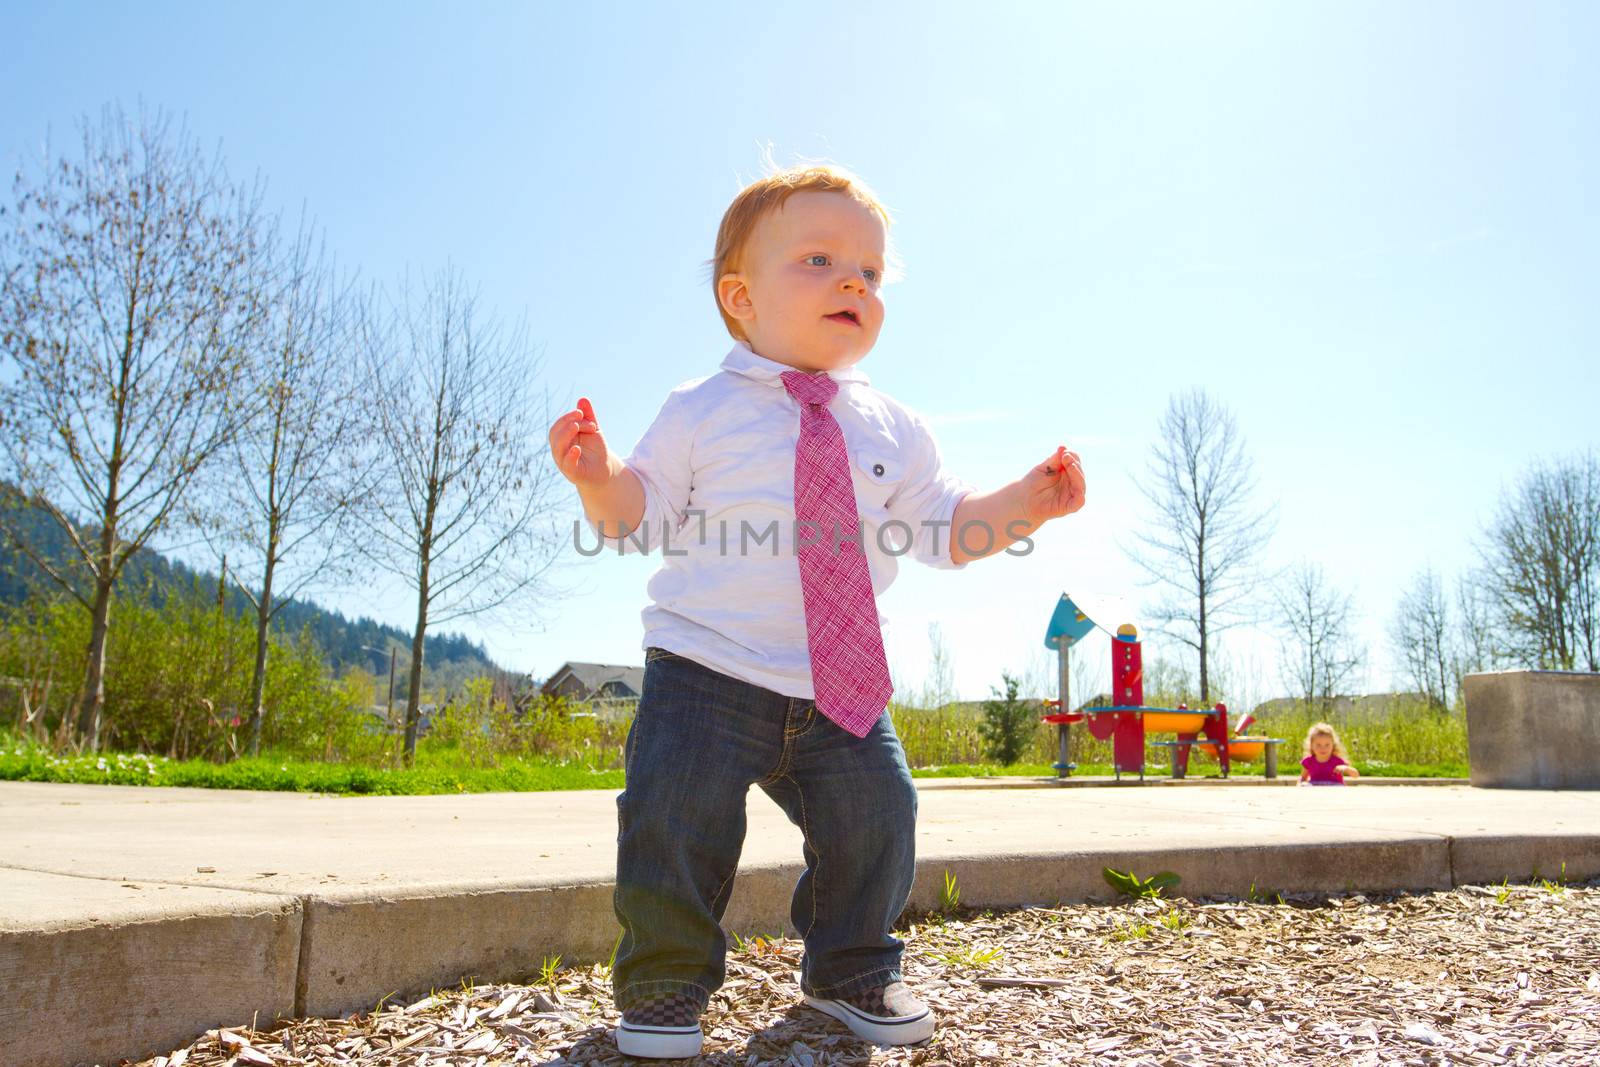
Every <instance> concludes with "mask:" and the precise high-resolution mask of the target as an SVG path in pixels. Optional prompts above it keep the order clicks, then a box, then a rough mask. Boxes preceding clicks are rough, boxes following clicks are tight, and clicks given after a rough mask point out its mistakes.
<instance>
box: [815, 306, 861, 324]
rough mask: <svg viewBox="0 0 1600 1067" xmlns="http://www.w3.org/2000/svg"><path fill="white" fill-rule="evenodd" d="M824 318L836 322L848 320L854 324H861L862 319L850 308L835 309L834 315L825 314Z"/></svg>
mask: <svg viewBox="0 0 1600 1067" xmlns="http://www.w3.org/2000/svg"><path fill="white" fill-rule="evenodd" d="M823 318H825V319H832V320H833V321H834V322H848V323H849V324H850V325H852V326H860V325H861V319H860V318H858V317H857V316H856V313H855V312H854V311H851V310H849V309H848V308H847V309H845V310H844V311H835V312H834V313H833V314H832V315H824V316H823Z"/></svg>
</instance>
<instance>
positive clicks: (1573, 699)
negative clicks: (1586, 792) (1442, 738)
mask: <svg viewBox="0 0 1600 1067" xmlns="http://www.w3.org/2000/svg"><path fill="white" fill-rule="evenodd" d="M1462 692H1463V695H1464V697H1465V699H1466V704H1467V758H1468V762H1469V763H1470V764H1471V770H1472V784H1473V785H1475V786H1483V787H1489V788H1502V789H1600V674H1583V673H1578V672H1575V671H1496V672H1494V673H1489V674H1469V675H1467V677H1466V678H1465V679H1464V681H1463V683H1462Z"/></svg>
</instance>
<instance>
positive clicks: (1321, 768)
mask: <svg viewBox="0 0 1600 1067" xmlns="http://www.w3.org/2000/svg"><path fill="white" fill-rule="evenodd" d="M1300 766H1302V767H1304V768H1305V769H1306V773H1308V774H1309V775H1311V778H1310V779H1309V780H1310V782H1311V784H1312V785H1344V776H1343V775H1341V774H1340V773H1339V772H1338V771H1336V770H1334V768H1335V767H1343V766H1347V764H1346V763H1345V761H1344V760H1343V758H1341V757H1339V756H1329V757H1328V759H1327V762H1323V761H1321V760H1319V759H1317V757H1315V756H1307V757H1306V758H1305V759H1302V760H1301V761H1300Z"/></svg>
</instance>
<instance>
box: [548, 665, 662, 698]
mask: <svg viewBox="0 0 1600 1067" xmlns="http://www.w3.org/2000/svg"><path fill="white" fill-rule="evenodd" d="M568 677H571V678H572V679H573V680H575V681H576V682H577V683H578V684H579V685H580V686H582V687H583V691H584V694H585V695H595V694H599V693H601V692H602V690H604V689H606V688H609V689H610V690H611V692H609V693H606V694H605V695H607V696H638V695H639V694H641V693H643V692H644V668H643V667H633V666H629V665H627V664H620V663H579V662H574V661H572V660H568V661H567V662H566V663H563V664H562V665H561V667H560V669H559V670H557V671H556V672H555V673H554V674H552V675H551V676H550V678H549V680H548V681H546V682H545V683H544V685H543V686H542V687H541V689H542V691H543V692H545V693H553V692H555V690H556V687H557V686H559V685H560V684H561V683H562V682H563V681H565V680H566V679H567V678H568Z"/></svg>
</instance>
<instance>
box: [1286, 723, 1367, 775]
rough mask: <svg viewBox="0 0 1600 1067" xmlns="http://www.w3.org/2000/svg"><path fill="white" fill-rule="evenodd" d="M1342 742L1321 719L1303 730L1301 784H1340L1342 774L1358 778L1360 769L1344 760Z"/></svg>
mask: <svg viewBox="0 0 1600 1067" xmlns="http://www.w3.org/2000/svg"><path fill="white" fill-rule="evenodd" d="M1344 757H1345V751H1344V745H1342V744H1340V743H1339V735H1338V734H1336V733H1334V732H1333V727H1332V726H1330V725H1328V724H1327V723H1325V722H1319V723H1313V724H1312V726H1311V729H1310V730H1308V731H1306V754H1305V758H1304V759H1302V760H1301V761H1300V784H1301V785H1344V780H1345V779H1346V778H1360V777H1361V772H1360V771H1358V770H1356V769H1355V767H1353V766H1352V765H1351V764H1349V763H1347V762H1345V758H1344Z"/></svg>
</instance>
